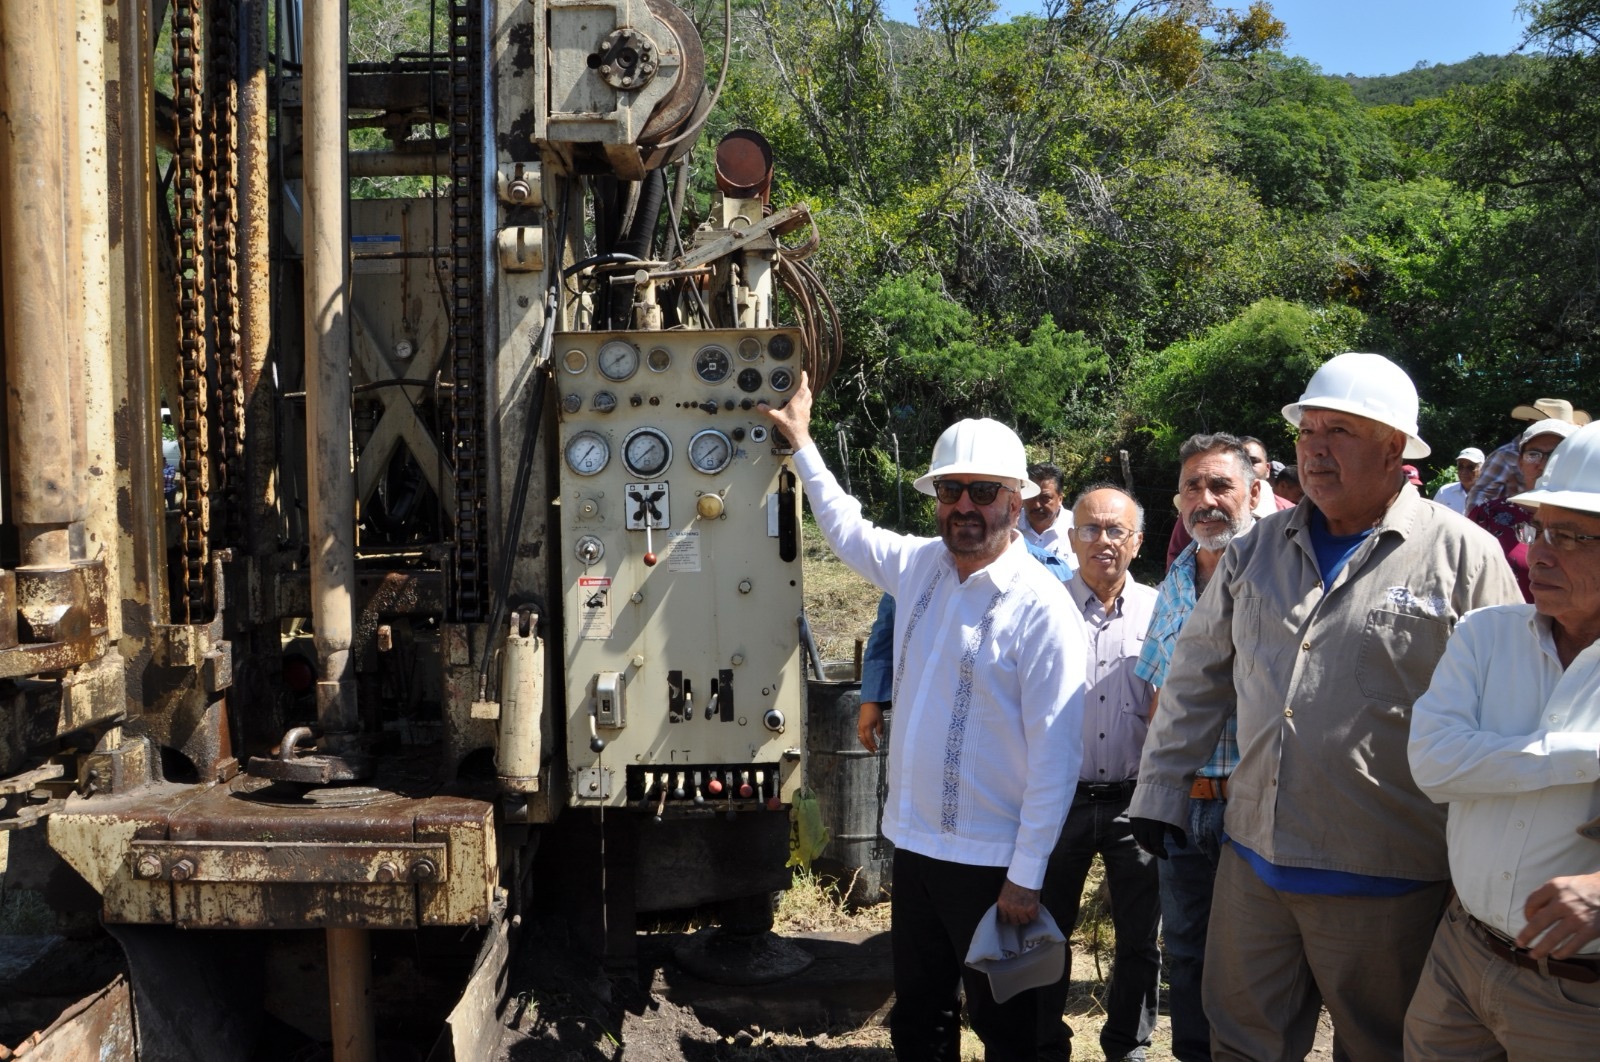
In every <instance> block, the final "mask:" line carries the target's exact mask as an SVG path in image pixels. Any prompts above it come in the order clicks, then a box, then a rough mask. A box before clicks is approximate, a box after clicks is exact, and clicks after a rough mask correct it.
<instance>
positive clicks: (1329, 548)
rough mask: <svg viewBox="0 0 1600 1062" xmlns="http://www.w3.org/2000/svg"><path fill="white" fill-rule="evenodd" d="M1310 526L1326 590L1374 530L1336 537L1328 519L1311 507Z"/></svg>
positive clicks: (1319, 569) (1312, 546)
mask: <svg viewBox="0 0 1600 1062" xmlns="http://www.w3.org/2000/svg"><path fill="white" fill-rule="evenodd" d="M1308 526H1309V527H1310V528H1311V551H1312V552H1313V553H1315V554H1316V555H1317V570H1318V571H1320V572H1321V573H1322V588H1323V589H1324V590H1326V589H1327V588H1328V587H1330V586H1332V585H1333V581H1334V580H1335V579H1337V578H1339V573H1340V572H1342V571H1344V566H1345V565H1346V564H1347V563H1349V561H1350V556H1351V554H1353V553H1355V551H1356V549H1357V548H1358V547H1359V546H1360V545H1361V543H1363V542H1365V541H1366V539H1367V536H1368V535H1370V534H1372V531H1373V529H1372V528H1370V527H1369V528H1367V529H1366V530H1365V531H1357V532H1356V533H1355V534H1353V535H1336V534H1334V533H1333V532H1332V531H1329V530H1328V518H1327V517H1326V516H1323V515H1322V510H1321V509H1318V508H1317V507H1316V506H1312V507H1311V520H1310V523H1309V525H1308Z"/></svg>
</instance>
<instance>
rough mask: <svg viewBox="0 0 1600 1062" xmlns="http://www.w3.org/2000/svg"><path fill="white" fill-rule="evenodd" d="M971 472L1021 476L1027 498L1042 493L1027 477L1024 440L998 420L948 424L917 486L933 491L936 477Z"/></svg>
mask: <svg viewBox="0 0 1600 1062" xmlns="http://www.w3.org/2000/svg"><path fill="white" fill-rule="evenodd" d="M968 473H970V474H973V475H984V476H996V477H999V478H1001V479H1014V480H1018V481H1019V482H1020V484H1021V490H1022V496H1023V497H1024V498H1031V497H1033V496H1034V495H1035V494H1038V493H1039V484H1037V483H1035V482H1033V481H1032V480H1030V479H1029V478H1028V454H1027V451H1026V450H1024V449H1023V448H1022V440H1021V439H1019V438H1017V433H1016V432H1014V431H1012V430H1011V429H1010V428H1008V427H1006V426H1005V425H1004V424H1001V423H1000V422H999V421H998V420H990V419H989V418H987V417H985V418H983V419H982V420H958V421H956V422H955V423H954V424H952V425H950V426H949V427H948V428H946V429H945V430H944V434H943V435H941V436H939V441H938V442H936V443H934V444H933V462H932V464H931V465H930V466H929V468H928V474H927V475H925V476H922V477H920V478H919V479H918V480H917V481H916V483H915V484H914V486H915V487H916V488H917V489H918V490H920V491H921V492H922V493H924V494H932V493H933V481H934V480H936V479H938V478H939V477H941V476H959V475H964V474H968Z"/></svg>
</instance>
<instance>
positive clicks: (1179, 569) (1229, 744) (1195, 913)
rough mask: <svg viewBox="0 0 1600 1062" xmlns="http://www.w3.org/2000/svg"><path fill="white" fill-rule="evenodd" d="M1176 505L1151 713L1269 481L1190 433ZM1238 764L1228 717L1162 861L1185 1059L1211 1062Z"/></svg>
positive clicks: (1149, 642) (1155, 640)
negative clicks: (1175, 655) (1183, 538)
mask: <svg viewBox="0 0 1600 1062" xmlns="http://www.w3.org/2000/svg"><path fill="white" fill-rule="evenodd" d="M1178 460H1179V462H1181V467H1180V470H1179V472H1178V504H1179V513H1180V515H1181V517H1182V520H1183V526H1184V527H1185V528H1186V529H1187V530H1188V532H1189V534H1190V535H1191V536H1192V538H1193V541H1192V542H1190V543H1189V545H1187V546H1185V547H1184V550H1183V552H1182V553H1180V554H1178V557H1177V559H1176V560H1175V561H1173V562H1172V567H1171V568H1169V569H1167V577H1166V579H1164V580H1162V583H1161V587H1160V590H1159V592H1158V595H1157V597H1156V605H1155V611H1154V613H1153V614H1152V615H1151V618H1150V631H1149V634H1148V635H1146V637H1145V640H1144V650H1143V651H1142V652H1141V653H1140V655H1139V663H1138V664H1137V666H1135V668H1134V672H1135V674H1137V675H1138V676H1139V677H1140V678H1142V679H1144V680H1145V681H1147V682H1149V683H1150V684H1151V685H1152V686H1154V687H1155V690H1156V692H1155V695H1154V696H1153V697H1152V699H1151V706H1150V714H1151V717H1152V718H1154V717H1155V715H1156V713H1158V712H1159V711H1160V710H1161V700H1160V699H1161V687H1162V686H1164V685H1165V684H1166V681H1167V673H1168V666H1169V665H1170V663H1171V661H1172V647H1173V645H1174V644H1175V643H1176V642H1177V640H1178V632H1179V631H1181V630H1182V629H1183V625H1184V623H1185V622H1187V621H1188V619H1189V614H1190V613H1192V612H1193V611H1194V606H1195V601H1196V600H1197V599H1198V598H1199V597H1200V595H1201V594H1203V593H1205V589H1206V587H1207V586H1208V585H1209V584H1210V582H1211V577H1212V576H1213V575H1215V574H1216V571H1217V565H1218V564H1220V563H1221V562H1222V554H1223V551H1225V550H1226V549H1227V548H1228V544H1229V543H1231V542H1232V541H1233V540H1234V539H1236V538H1238V537H1239V536H1240V535H1243V534H1244V533H1245V532H1247V531H1249V530H1250V528H1251V527H1252V526H1253V525H1254V524H1255V520H1256V516H1255V513H1254V512H1253V511H1252V510H1254V509H1255V507H1256V503H1257V502H1258V501H1259V500H1260V495H1261V481H1260V479H1259V478H1258V477H1257V476H1256V472H1255V466H1254V463H1253V462H1252V461H1251V460H1250V454H1249V452H1248V451H1247V450H1246V449H1245V446H1244V444H1243V442H1242V440H1240V439H1238V438H1237V437H1235V436H1232V435H1228V434H1225V433H1223V432H1218V433H1217V434H1215V435H1191V436H1190V437H1189V438H1188V439H1187V440H1185V441H1184V444H1183V445H1182V446H1181V447H1179V449H1178ZM1238 762H1239V742H1238V738H1237V736H1236V727H1235V722H1234V719H1233V717H1232V716H1230V717H1229V718H1228V720H1227V722H1226V723H1225V724H1224V725H1223V730H1222V736H1221V737H1220V738H1218V739H1217V746H1216V749H1215V750H1214V751H1213V752H1212V753H1211V758H1210V759H1209V760H1207V761H1206V763H1205V765H1204V766H1203V767H1201V768H1200V769H1199V770H1198V771H1197V772H1195V779H1194V784H1193V785H1192V787H1191V788H1190V790H1189V808H1188V813H1187V814H1186V815H1185V817H1184V827H1185V834H1186V836H1185V838H1184V843H1180V842H1178V841H1177V840H1176V839H1173V840H1171V841H1169V842H1168V844H1167V858H1166V859H1164V860H1160V861H1158V863H1159V869H1160V878H1161V924H1162V941H1163V944H1164V949H1163V950H1164V951H1165V953H1166V960H1167V984H1168V985H1170V986H1171V987H1170V991H1169V993H1168V996H1167V1002H1168V1005H1169V1007H1170V1010H1171V1013H1172V1053H1173V1055H1174V1056H1175V1057H1176V1058H1177V1059H1178V1060H1179V1062H1208V1060H1209V1059H1210V1058H1211V1025H1210V1023H1209V1022H1207V1021H1206V1012H1205V1007H1204V1006H1203V1004H1202V1003H1201V1000H1200V977H1201V972H1202V971H1203V970H1204V968H1205V965H1204V960H1205V954H1206V923H1207V922H1208V921H1209V920H1210V918H1211V890H1212V884H1213V882H1214V880H1215V878H1216V875H1217V864H1218V862H1219V861H1220V860H1221V858H1222V840H1223V835H1222V814H1223V812H1224V811H1225V810H1226V809H1227V806H1228V805H1227V800H1228V776H1229V775H1230V774H1232V773H1233V767H1234V764H1236V763H1238Z"/></svg>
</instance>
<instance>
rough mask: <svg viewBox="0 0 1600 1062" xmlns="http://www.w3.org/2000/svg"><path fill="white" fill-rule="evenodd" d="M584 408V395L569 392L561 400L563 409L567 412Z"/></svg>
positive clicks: (574, 411)
mask: <svg viewBox="0 0 1600 1062" xmlns="http://www.w3.org/2000/svg"><path fill="white" fill-rule="evenodd" d="M582 408H583V396H582V395H579V394H569V395H567V396H566V397H565V398H563V399H562V400H561V409H562V411H563V412H566V413H576V412H578V411H579V410H580V409H582Z"/></svg>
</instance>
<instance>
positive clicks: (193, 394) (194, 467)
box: [172, 0, 211, 623]
mask: <svg viewBox="0 0 1600 1062" xmlns="http://www.w3.org/2000/svg"><path fill="white" fill-rule="evenodd" d="M204 22H205V19H204V8H203V0H176V2H175V3H174V4H173V6H172V79H173V103H174V104H175V106H176V142H175V144H174V148H175V151H174V153H173V167H174V182H173V183H174V187H173V196H174V200H175V203H176V209H175V211H174V215H173V223H174V228H175V229H176V233H177V244H176V250H175V253H176V259H177V261H176V266H175V273H176V275H175V278H174V279H175V281H176V283H177V288H178V305H177V315H176V317H175V319H174V324H175V333H176V341H177V353H178V367H179V379H178V397H177V403H176V410H175V412H176V413H177V415H178V423H177V428H178V440H179V443H180V445H181V448H182V468H181V469H180V472H181V478H182V482H183V488H182V491H183V505H182V508H183V515H182V519H181V520H180V523H179V527H180V530H181V535H182V540H183V566H184V578H183V591H184V593H183V600H182V602H181V605H182V608H181V611H180V615H182V617H183V618H184V620H185V621H186V622H189V623H198V622H203V621H204V619H205V614H206V610H207V604H206V593H207V586H206V575H207V568H208V561H209V550H210V545H209V540H210V537H211V454H210V450H211V422H210V413H209V406H210V394H209V390H210V380H211V364H210V359H211V350H210V337H209V333H208V330H207V327H206V322H207V321H208V320H209V313H208V303H207V299H208V296H209V288H210V285H209V283H208V279H207V272H208V271H207V243H206V236H205V208H206V198H207V197H206V188H205V167H206V162H207V159H206V150H205V149H206V141H207V135H206V134H207V129H206V123H205V106H204V93H205V83H206V78H205V68H204V61H203V57H202V53H201V48H202V44H203V34H204V29H203V27H204Z"/></svg>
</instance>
